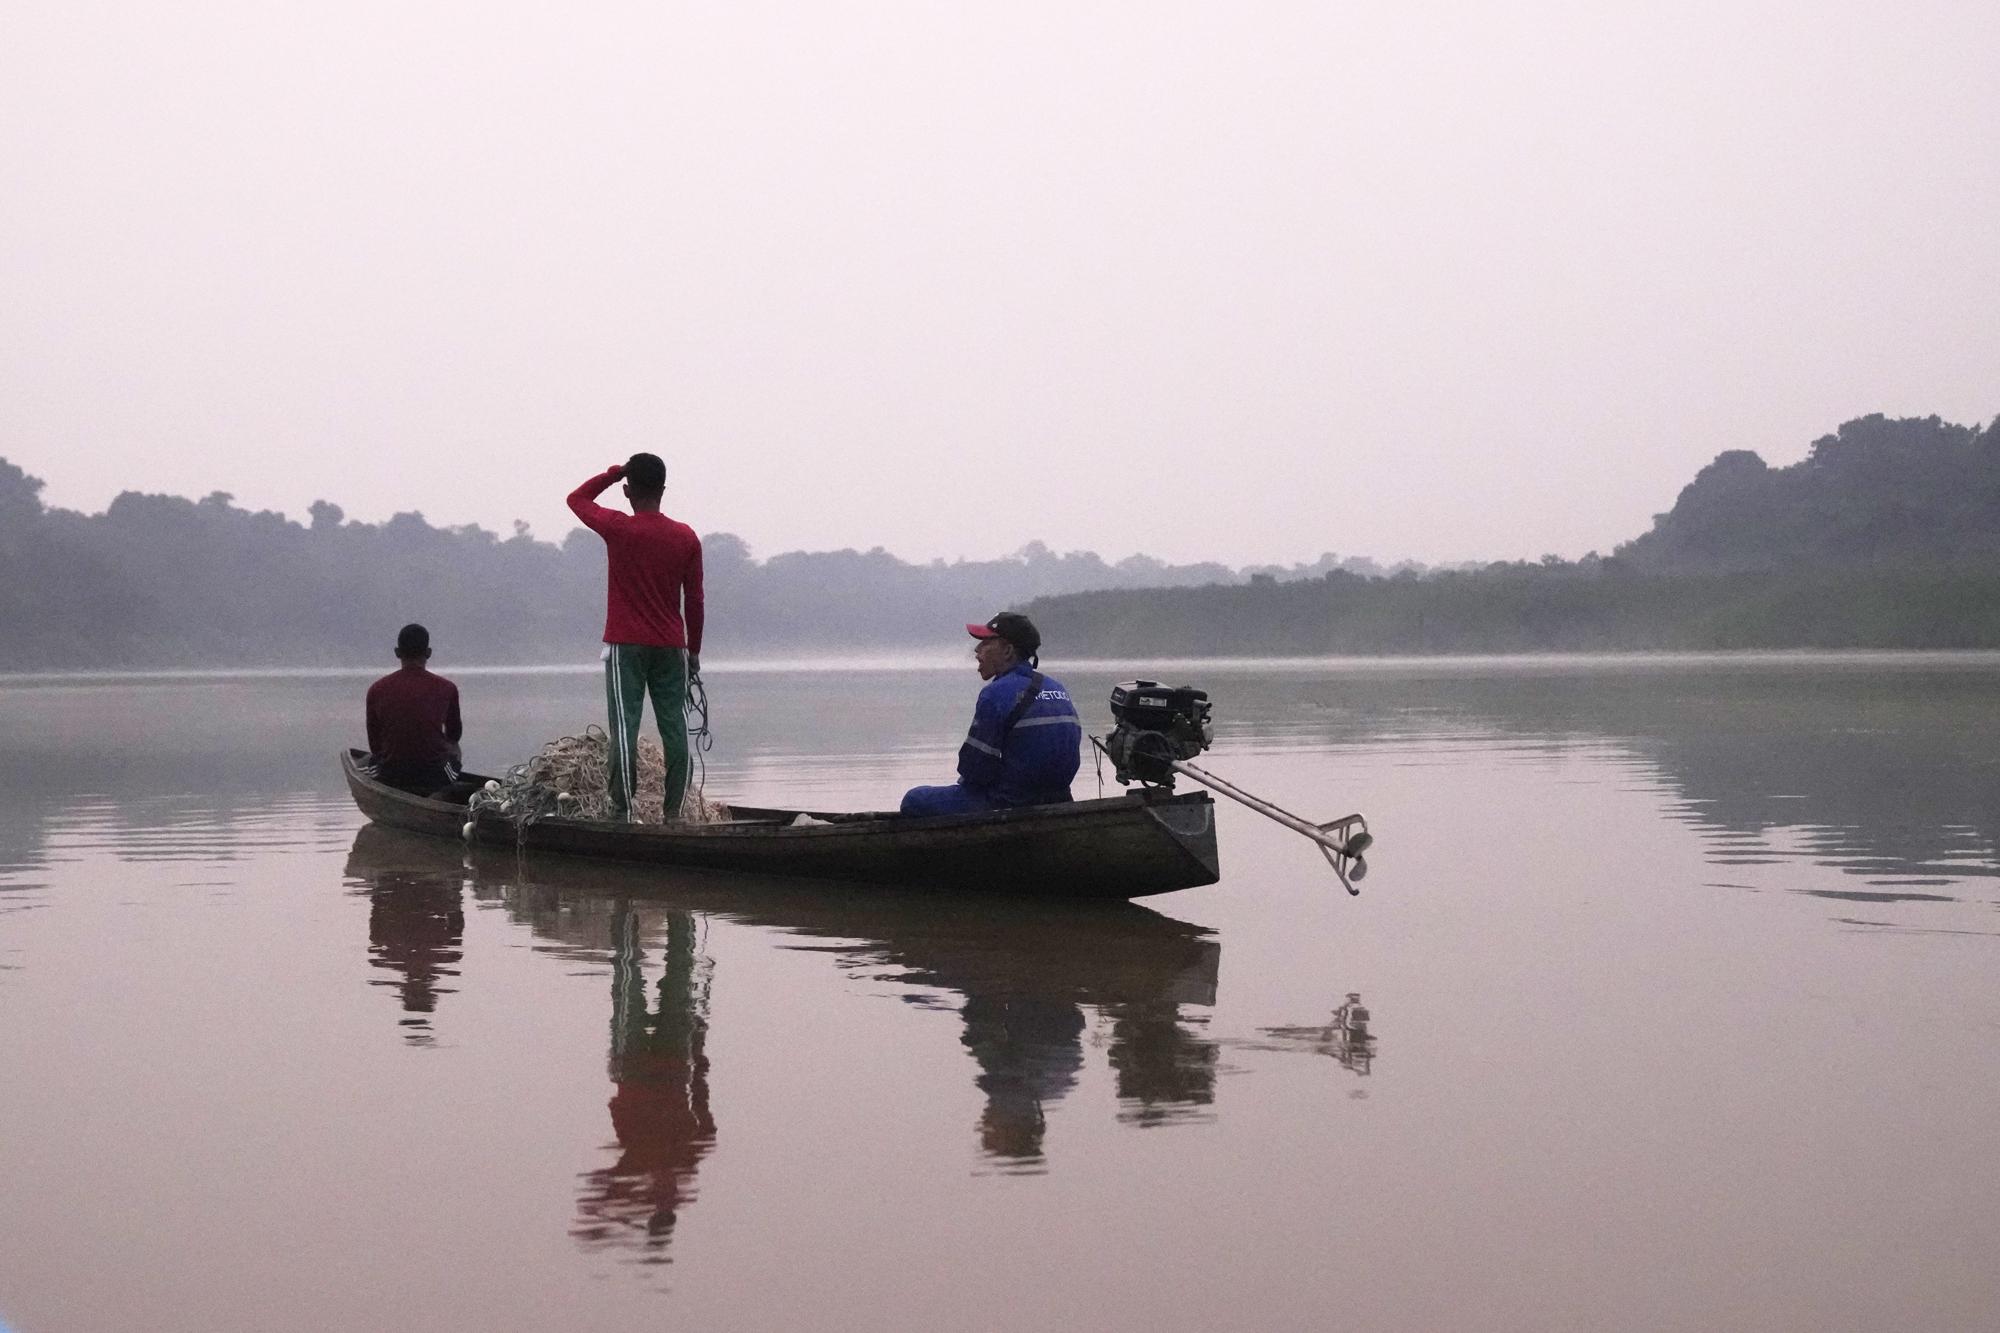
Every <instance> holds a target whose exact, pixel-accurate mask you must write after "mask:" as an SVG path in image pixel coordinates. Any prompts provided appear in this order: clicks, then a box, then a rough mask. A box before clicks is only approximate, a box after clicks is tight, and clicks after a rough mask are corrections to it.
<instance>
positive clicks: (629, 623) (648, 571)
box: [569, 468, 702, 653]
mask: <svg viewBox="0 0 2000 1333" xmlns="http://www.w3.org/2000/svg"><path fill="white" fill-rule="evenodd" d="M616 480H618V470H617V469H616V468H607V469H606V470H605V471H603V472H601V473H599V474H598V475H597V476H594V477H592V478H591V479H590V480H589V481H586V482H585V483H583V485H581V486H579V487H577V488H576V489H575V490H573V491H571V492H570V493H569V507H570V512H572V513H574V514H575V515H576V516H577V517H578V518H579V519H581V520H583V526H585V527H586V528H589V529H590V530H591V531H592V532H594V533H596V534H597V535H598V536H600V537H602V538H604V547H605V550H606V552H607V553H608V554H609V556H610V572H609V576H608V578H607V579H606V581H605V596H604V641H605V642H606V643H643V644H648V645H650V646H652V647H655V648H685V649H687V650H688V651H689V652H691V653H699V652H700V651H701V624H702V600H701V538H699V537H697V536H695V535H694V529H693V528H691V527H689V526H688V525H687V524H685V523H678V522H676V521H674V520H673V519H671V518H668V517H667V516H666V515H665V514H658V513H649V514H621V513H619V512H618V511H617V510H615V509H606V508H605V507H604V506H603V505H600V504H598V503H597V497H598V496H599V495H601V494H603V493H604V491H605V489H606V488H608V487H609V486H610V485H611V483H612V482H614V481H616Z"/></svg>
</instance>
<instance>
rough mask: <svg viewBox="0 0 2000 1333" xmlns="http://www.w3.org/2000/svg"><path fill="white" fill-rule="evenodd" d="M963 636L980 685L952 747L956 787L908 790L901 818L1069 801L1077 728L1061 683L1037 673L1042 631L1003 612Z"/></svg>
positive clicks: (1079, 738) (1077, 756) (1079, 737)
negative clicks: (968, 725) (971, 642)
mask: <svg viewBox="0 0 2000 1333" xmlns="http://www.w3.org/2000/svg"><path fill="white" fill-rule="evenodd" d="M965 632H966V633H967V634H970V635H971V636H972V637H973V638H974V639H975V640H977V641H978V642H977V644H976V645H975V646H974V648H973V650H972V655H973V659H974V660H975V661H976V662H977V663H978V666H979V678H980V679H981V680H983V681H985V682H986V685H985V686H984V687H983V688H982V689H981V690H980V691H979V702H978V703H977V704H975V705H974V706H973V710H972V729H971V730H970V731H968V732H967V733H966V735H965V743H964V744H963V745H961V746H959V747H958V781H957V782H955V783H953V784H952V785H951V786H949V787H912V788H910V790H909V791H907V792H905V793H903V806H902V811H903V813H904V814H906V815H962V814H970V813H972V812H974V811H978V810H992V809H995V808H998V807H1002V806H1014V805H1052V804H1055V803H1057V802H1060V801H1067V800H1069V799H1070V795H1069V784H1070V782H1071V781H1072V780H1073V779H1074V778H1075V777H1076V770H1077V767H1078V765H1079V764H1080V763H1081V762H1082V754H1081V751H1082V748H1083V723H1082V722H1080V721H1079V720H1078V719H1077V716H1076V705H1075V704H1073V703H1071V702H1070V697H1069V691H1068V690H1066V689H1064V688H1063V683H1062V682H1061V681H1059V680H1057V679H1056V678H1055V677H1053V676H1045V675H1043V674H1042V673H1041V671H1040V670H1039V669H1038V667H1039V662H1040V659H1039V657H1038V656H1037V655H1038V654H1039V653H1040V652H1041V648H1042V635H1041V631H1039V630H1037V629H1036V628H1035V625H1034V622H1033V621H1031V620H1029V619H1028V618H1027V617H1026V616H1024V615H1022V614H1020V613H1019V612H1018V611H1002V612H1001V613H1000V614H999V615H997V616H995V617H993V619H991V620H989V621H987V622H986V623H985V624H984V625H967V626H966V627H965Z"/></svg>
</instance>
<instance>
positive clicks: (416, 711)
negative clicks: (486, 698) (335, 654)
mask: <svg viewBox="0 0 2000 1333" xmlns="http://www.w3.org/2000/svg"><path fill="white" fill-rule="evenodd" d="M396 656H397V657H398V658H399V659H400V660H401V661H402V663H403V665H402V667H401V668H400V669H399V670H396V671H391V672H390V673H389V674H388V675H386V676H384V677H382V679H380V680H378V681H376V682H375V683H374V684H373V685H370V686H369V687H368V749H369V752H370V753H371V754H372V755H373V756H374V760H375V767H376V774H377V776H378V777H379V778H380V779H381V780H382V781H383V782H385V783H387V784H388V785H389V786H391V787H400V788H401V789H402V790H404V791H407V792H414V793H416V794H417V795H418V796H429V795H431V794H433V793H437V792H442V791H444V790H445V789H447V788H449V787H450V786H451V785H452V784H453V783H455V782H457V781H458V765H459V748H458V738H459V736H460V735H461V734H463V732H464V730H465V728H464V726H463V724H461V723H460V721H459V718H458V686H456V685H454V684H452V683H451V682H450V681H448V680H446V679H445V678H444V677H443V676H434V675H432V674H431V672H430V669H429V668H428V667H426V666H425V665H424V663H426V662H428V661H429V660H430V656H431V632H430V631H429V630H427V629H425V628H424V627H423V626H422V625H405V626H403V630H402V633H400V634H398V635H397V636H396Z"/></svg>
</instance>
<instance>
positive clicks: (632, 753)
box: [604, 643, 688, 819]
mask: <svg viewBox="0 0 2000 1333" xmlns="http://www.w3.org/2000/svg"><path fill="white" fill-rule="evenodd" d="M606 649H607V651H606V653H605V657H604V702H605V707H606V708H607V710H608V711H609V713H610V717H611V724H610V726H609V727H608V728H606V730H607V731H609V732H610V735H611V754H610V769H611V774H610V777H611V817H612V818H613V819H624V818H627V816H628V812H629V811H630V810H631V809H632V793H633V786H634V784H635V783H636V782H637V780H638V772H639V762H638V761H639V722H640V720H641V717H642V716H643V714H644V712H645V708H646V696H647V695H648V694H650V695H652V696H653V721H654V722H655V723H657V724H658V725H659V728H660V748H661V749H662V750H664V751H666V756H667V791H666V817H667V818H668V819H679V818H680V813H681V798H682V797H683V796H685V795H686V794H687V784H688V737H687V681H688V676H687V650H686V649H685V648H655V647H652V646H651V645H649V644H643V643H613V644H607V645H606Z"/></svg>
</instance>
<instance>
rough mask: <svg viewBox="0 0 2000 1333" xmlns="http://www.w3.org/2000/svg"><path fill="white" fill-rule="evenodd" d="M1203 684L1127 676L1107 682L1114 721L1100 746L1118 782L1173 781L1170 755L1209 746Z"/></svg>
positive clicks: (1183, 756)
mask: <svg viewBox="0 0 2000 1333" xmlns="http://www.w3.org/2000/svg"><path fill="white" fill-rule="evenodd" d="M1208 714H1209V702H1208V692H1207V691H1206V690H1197V689H1194V688H1192V687H1191V686H1187V685H1162V684H1160V683H1159V682H1158V681H1156V680H1128V681H1125V682H1123V683H1122V684H1118V685H1114V686H1112V688H1111V716H1112V717H1113V718H1114V719H1115V720H1116V721H1117V724H1118V725H1116V726H1115V727H1113V728H1112V729H1111V734H1110V735H1109V736H1106V737H1105V738H1104V742H1103V745H1104V752H1105V753H1106V754H1108V755H1110V756H1111V767H1112V770H1113V771H1114V772H1115V773H1116V774H1117V777H1118V781H1119V784H1120V785H1126V784H1129V783H1133V782H1139V783H1143V784H1144V785H1146V786H1149V787H1163V788H1165V789H1166V790H1168V791H1172V790H1173V787H1174V769H1173V762H1174V761H1175V760H1177V759H1178V760H1182V761H1186V760H1189V759H1192V758H1194V757H1195V756H1196V755H1198V754H1200V753H1201V752H1202V751H1203V750H1206V749H1207V748H1208V747H1209V743H1210V742H1211V741H1213V740H1214V739H1215V733H1214V732H1213V731H1212V730H1211V729H1210V727H1209V721H1208Z"/></svg>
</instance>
